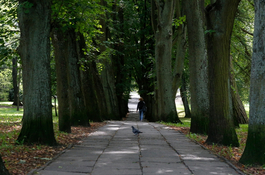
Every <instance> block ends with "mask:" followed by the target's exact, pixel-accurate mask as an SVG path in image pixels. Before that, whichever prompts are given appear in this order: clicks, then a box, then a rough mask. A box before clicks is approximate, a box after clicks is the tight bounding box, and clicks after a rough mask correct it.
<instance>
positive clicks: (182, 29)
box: [172, 0, 187, 100]
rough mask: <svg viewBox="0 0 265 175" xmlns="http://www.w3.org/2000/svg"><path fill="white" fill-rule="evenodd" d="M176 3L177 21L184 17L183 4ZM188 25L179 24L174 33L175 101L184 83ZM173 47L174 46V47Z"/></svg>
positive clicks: (173, 85)
mask: <svg viewBox="0 0 265 175" xmlns="http://www.w3.org/2000/svg"><path fill="white" fill-rule="evenodd" d="M175 3H176V8H175V9H176V10H175V11H176V17H175V18H176V19H179V18H181V17H182V16H183V14H182V13H181V10H182V9H181V8H182V7H181V5H180V4H181V3H180V1H179V0H176V1H175ZM186 29H187V27H186V25H185V24H184V23H183V24H179V26H178V27H177V28H176V31H174V33H175V35H176V37H175V39H174V40H173V44H174V45H175V47H176V58H175V60H174V69H173V83H172V89H173V93H174V95H173V96H172V98H173V99H174V100H175V97H176V93H177V90H178V89H179V87H180V85H181V82H182V78H181V77H182V73H183V68H184V60H185V53H186ZM172 46H173V45H172Z"/></svg>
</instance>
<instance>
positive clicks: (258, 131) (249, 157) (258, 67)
mask: <svg viewBox="0 0 265 175" xmlns="http://www.w3.org/2000/svg"><path fill="white" fill-rule="evenodd" d="M254 2H255V21H254V38H253V54H252V64H251V78H250V102H249V107H250V111H249V127H248V137H247V143H246V147H245V150H244V153H243V155H242V157H241V159H240V162H241V163H243V164H252V165H253V164H257V165H264V164H265V156H264V155H265V144H263V143H264V139H265V126H264V124H265V117H264V113H265V111H264V109H265V107H264V106H265V103H264V99H265V86H264V85H265V84H264V82H265V60H264V54H265V52H264V47H265V30H264V28H265V21H264V15H265V3H264V1H262V0H255V1H254Z"/></svg>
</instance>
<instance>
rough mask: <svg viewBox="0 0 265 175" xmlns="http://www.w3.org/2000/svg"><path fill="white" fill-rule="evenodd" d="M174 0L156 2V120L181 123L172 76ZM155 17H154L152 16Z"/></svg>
mask: <svg viewBox="0 0 265 175" xmlns="http://www.w3.org/2000/svg"><path fill="white" fill-rule="evenodd" d="M175 3H176V2H175V1H174V0H167V1H162V0H155V7H156V9H157V17H156V19H155V20H153V21H155V22H153V24H155V25H154V31H155V60H156V89H155V100H156V108H157V113H156V115H157V116H156V117H155V118H156V119H159V120H163V121H172V122H180V120H179V118H178V114H177V111H176V104H175V98H173V97H175V94H174V93H175V89H173V87H172V84H173V75H172V62H171V59H172V35H173V31H172V20H173V16H174V10H175V5H176V4H175ZM152 17H153V18H154V17H155V16H154V15H153V16H152Z"/></svg>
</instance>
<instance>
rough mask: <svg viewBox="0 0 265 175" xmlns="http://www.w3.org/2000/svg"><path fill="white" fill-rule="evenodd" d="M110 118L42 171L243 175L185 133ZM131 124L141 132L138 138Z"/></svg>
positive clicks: (133, 117) (56, 174)
mask: <svg viewBox="0 0 265 175" xmlns="http://www.w3.org/2000/svg"><path fill="white" fill-rule="evenodd" d="M128 120H130V121H110V122H108V124H107V125H105V126H103V127H101V128H99V129H98V130H97V131H96V132H94V133H92V134H91V135H90V136H89V137H88V138H86V139H85V140H84V142H83V143H82V144H81V145H76V146H74V147H73V148H72V149H69V150H67V151H66V152H65V153H63V154H62V155H61V156H59V157H58V158H56V159H55V160H53V161H51V163H50V164H48V165H47V166H45V167H43V168H41V169H39V170H37V171H35V172H32V173H31V174H40V175H84V174H90V175H182V174H183V175H186V174H187V175H192V174H194V175H238V174H243V173H240V172H239V171H237V170H235V169H234V168H232V167H231V166H230V165H228V164H227V163H225V162H224V161H222V160H221V159H219V158H218V157H217V156H215V155H213V154H211V153H209V152H208V151H207V150H205V149H203V148H202V147H201V146H199V145H198V144H196V143H194V142H192V141H190V140H189V139H188V138H186V137H185V136H184V135H183V134H181V133H179V132H178V131H175V130H172V129H170V128H168V127H166V126H164V125H161V124H157V123H149V122H139V121H137V120H138V113H130V115H129V117H128ZM131 126H134V127H136V128H138V129H139V130H140V131H142V132H143V133H142V134H140V135H139V136H135V135H134V134H133V133H132V130H131Z"/></svg>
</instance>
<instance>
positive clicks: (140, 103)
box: [137, 101, 145, 111]
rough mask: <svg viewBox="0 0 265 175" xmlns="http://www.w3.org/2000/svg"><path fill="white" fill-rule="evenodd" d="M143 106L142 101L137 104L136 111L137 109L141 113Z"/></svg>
mask: <svg viewBox="0 0 265 175" xmlns="http://www.w3.org/2000/svg"><path fill="white" fill-rule="evenodd" d="M144 105H145V102H144V101H139V102H138V104H137V110H138V109H139V110H140V111H141V110H142V109H143V107H144Z"/></svg>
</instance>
